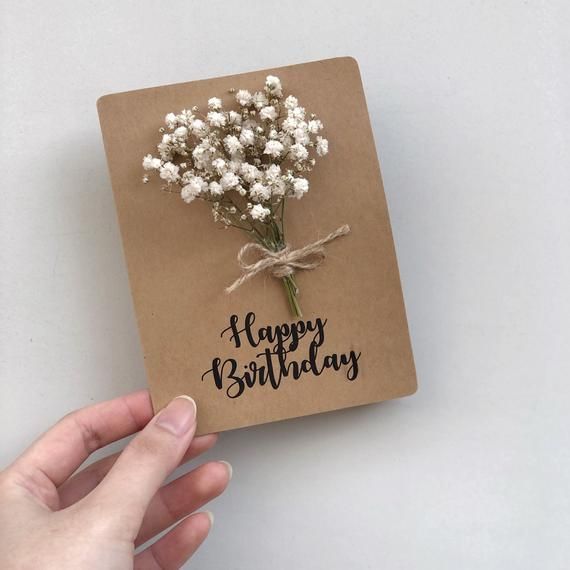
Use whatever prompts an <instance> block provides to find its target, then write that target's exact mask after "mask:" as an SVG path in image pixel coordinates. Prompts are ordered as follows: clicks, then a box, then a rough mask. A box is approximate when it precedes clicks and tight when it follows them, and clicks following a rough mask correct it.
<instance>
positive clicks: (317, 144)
mask: <svg viewBox="0 0 570 570" xmlns="http://www.w3.org/2000/svg"><path fill="white" fill-rule="evenodd" d="M230 93H232V95H233V96H234V98H235V103H233V102H232V105H231V109H226V108H224V105H223V103H222V100H221V99H219V98H218V97H212V98H211V99H209V100H208V109H207V111H205V114H204V113H200V111H199V109H198V107H192V109H191V110H183V111H182V112H180V113H179V114H174V113H168V114H167V115H166V117H165V127H162V128H161V129H160V132H161V133H162V140H161V141H160V143H159V144H158V146H157V156H153V155H151V154H148V155H147V156H145V157H144V159H143V168H144V169H145V170H147V171H154V172H156V173H157V174H158V175H159V176H160V178H161V179H162V180H163V181H164V185H163V188H164V189H166V190H170V191H178V192H180V195H181V197H182V199H183V200H184V201H185V202H187V203H190V202H192V201H193V200H196V199H201V200H205V201H208V202H210V203H211V204H212V212H213V215H214V220H215V221H218V222H221V223H222V224H224V225H225V226H226V227H229V226H234V227H238V228H240V229H243V230H245V231H248V232H250V233H257V234H259V236H258V238H259V237H261V238H263V239H266V238H267V236H268V235H269V232H270V230H274V229H275V228H274V227H273V226H275V227H278V224H279V225H280V228H278V229H279V235H281V234H282V230H283V209H284V201H285V198H289V197H294V198H301V197H303V195H304V194H305V193H306V192H307V191H308V190H309V181H308V180H307V178H306V173H308V172H310V171H311V170H312V169H313V167H314V166H315V162H316V159H317V157H321V156H324V155H325V154H327V152H328V141H327V140H326V139H325V138H323V137H322V136H321V135H320V133H321V131H322V129H323V124H322V122H321V121H320V120H319V119H318V118H317V116H316V115H314V114H308V113H307V112H306V110H305V109H304V108H303V107H301V106H300V105H299V101H298V100H297V98H296V97H294V96H293V95H289V96H288V97H284V95H283V88H282V85H281V81H280V80H279V78H278V77H275V76H273V75H268V76H267V78H266V80H265V85H264V88H263V90H261V91H256V92H254V93H251V92H250V91H248V90H245V89H240V90H238V91H236V90H231V91H230ZM143 181H145V182H147V181H148V176H146V175H145V177H144V178H143ZM258 238H256V239H258ZM258 241H262V240H261V239H258ZM262 243H264V244H265V245H267V244H266V243H265V241H262ZM274 245H275V246H276V247H277V246H278V245H279V244H278V243H275V244H274Z"/></svg>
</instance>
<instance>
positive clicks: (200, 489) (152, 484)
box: [0, 391, 231, 570]
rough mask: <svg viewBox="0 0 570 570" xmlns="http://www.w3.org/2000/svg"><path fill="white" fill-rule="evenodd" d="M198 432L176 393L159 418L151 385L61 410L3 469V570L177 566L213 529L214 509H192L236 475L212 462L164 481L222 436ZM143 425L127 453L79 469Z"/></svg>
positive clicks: (188, 405) (189, 403)
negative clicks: (93, 455)
mask: <svg viewBox="0 0 570 570" xmlns="http://www.w3.org/2000/svg"><path fill="white" fill-rule="evenodd" d="M143 428H144V429H143ZM195 429H196V404H195V403H194V401H193V400H192V399H191V398H188V397H179V398H175V399H174V400H172V402H170V404H169V405H168V406H167V407H166V408H165V409H164V410H162V411H161V412H159V414H157V415H156V416H155V417H154V418H153V417H152V407H151V403H150V399H149V396H148V393H147V392H146V391H141V392H134V393H132V394H129V395H127V396H124V397H122V398H117V399H115V400H110V401H108V402H103V403H100V404H96V405H94V406H90V407H87V408H83V409H81V410H78V411H76V412H73V413H71V414H69V415H67V416H65V417H64V418H63V419H62V420H60V421H59V422H58V423H57V424H56V425H55V426H54V427H53V428H51V429H50V430H49V431H48V432H46V433H45V434H44V435H43V436H42V437H40V438H39V439H38V440H37V441H36V442H35V443H34V444H33V445H32V446H31V447H30V448H29V449H28V450H27V451H25V452H24V454H23V455H21V456H20V457H19V458H18V459H16V461H15V462H14V463H13V464H12V465H10V466H9V467H7V468H6V469H5V470H4V471H2V472H0V568H2V569H3V570H14V569H18V570H27V569H30V570H32V569H33V570H37V569H39V568H41V569H42V570H52V569H53V570H56V569H57V570H68V569H72V568H73V569H74V570H77V569H81V570H84V569H85V570H91V569H97V570H102V569H104V570H108V569H110V570H115V569H116V570H123V569H127V568H133V567H134V568H135V569H140V570H147V569H149V570H150V569H153V570H154V569H157V570H158V569H167V570H170V569H177V568H180V566H181V565H182V564H184V562H185V561H186V560H187V559H188V558H189V557H190V556H191V555H192V554H193V553H194V552H195V551H196V549H197V548H198V547H199V546H200V544H201V543H202V541H203V540H204V539H205V538H206V536H207V535H208V532H209V530H210V528H211V526H212V518H211V514H210V513H208V512H203V513H195V514H190V513H193V512H194V511H195V510H197V509H199V508H200V507H202V506H203V505H204V504H205V503H207V502H208V501H210V500H212V499H213V498H214V497H216V496H218V495H219V494H220V493H222V491H224V489H225V488H226V486H227V484H228V482H229V480H230V478H231V467H230V465H229V464H228V463H225V462H222V461H212V462H208V463H205V464H203V465H200V466H199V467H197V468H196V469H194V470H193V471H190V472H189V473H187V474H186V475H183V476H182V477H180V478H178V479H176V480H175V481H173V482H171V483H169V484H167V485H165V486H163V487H161V484H162V482H163V481H164V479H165V478H166V477H167V476H168V475H169V473H171V472H172V471H173V470H174V469H175V468H176V467H177V466H178V465H179V464H180V463H181V462H184V461H188V460H190V459H192V458H194V457H196V456H198V455H200V454H201V453H203V452H204V451H206V450H208V449H210V448H211V447H212V446H213V445H214V443H215V442H216V438H217V436H216V435H205V436H201V437H196V438H194V432H195ZM140 430H142V431H141V433H140V434H138V435H137V436H136V437H135V438H134V439H133V440H132V441H131V442H130V443H129V444H128V445H127V446H126V447H125V449H124V450H123V451H122V452H120V453H117V454H114V455H110V456H109V457H106V458H104V459H102V460H100V461H98V462H96V463H93V464H92V465H90V466H88V467H86V468H85V469H84V470H83V471H79V472H78V473H76V474H75V475H73V473H74V471H75V470H76V469H77V468H78V467H79V466H80V465H81V463H83V461H84V460H85V459H87V457H89V455H90V454H91V453H93V452H94V451H95V450H97V449H100V448H101V447H104V446H105V445H107V444H109V443H111V442H113V441H116V440H118V439H121V438H123V437H125V436H128V435H131V434H133V433H135V432H138V431H140ZM187 515H190V516H187ZM184 517H186V518H184ZM180 519H183V520H182V522H180V523H178V525H177V526H175V527H174V528H173V529H172V530H170V531H169V532H168V533H167V534H166V535H164V536H163V537H162V538H160V539H159V540H158V541H157V542H155V543H154V544H153V545H151V546H149V547H147V548H146V549H145V550H143V551H142V552H140V553H138V554H136V555H135V553H134V549H135V547H136V546H138V545H140V544H143V543H144V542H146V541H147V540H149V539H150V538H152V537H154V536H155V535H157V534H158V533H160V532H161V531H163V530H165V529H166V528H168V527H169V526H171V525H172V524H173V523H175V522H177V521H179V520H180Z"/></svg>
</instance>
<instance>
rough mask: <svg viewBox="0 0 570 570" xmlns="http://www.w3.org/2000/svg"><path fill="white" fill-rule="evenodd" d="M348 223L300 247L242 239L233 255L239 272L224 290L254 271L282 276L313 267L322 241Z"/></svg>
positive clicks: (321, 254) (318, 262)
mask: <svg viewBox="0 0 570 570" xmlns="http://www.w3.org/2000/svg"><path fill="white" fill-rule="evenodd" d="M349 232H350V227H349V226H348V225H347V224H345V225H343V226H340V227H339V228H337V229H336V230H335V231H334V232H331V233H330V234H329V235H328V236H326V237H324V238H322V239H319V240H317V241H315V242H313V243H310V244H308V245H306V246H304V247H301V248H300V249H293V250H292V249H291V247H290V246H289V245H287V246H285V247H284V248H283V249H281V250H279V251H271V250H270V249H267V248H265V247H264V246H262V245H261V244H259V243H253V242H251V243H246V244H245V245H244V246H243V247H242V248H241V249H240V250H239V253H238V256H237V260H238V264H239V266H240V267H241V270H242V274H241V276H240V277H238V278H237V279H236V280H235V281H234V282H233V283H232V284H231V285H230V286H229V287H226V293H232V292H233V291H235V290H236V289H237V288H238V287H240V286H241V285H243V284H244V283H245V282H246V281H249V279H251V278H252V277H255V276H256V275H257V274H258V273H262V272H264V271H268V272H269V273H270V274H271V275H273V277H277V278H278V279H282V278H284V277H287V276H289V275H293V273H295V271H297V270H311V269H315V268H317V267H318V266H319V265H321V263H323V261H324V260H325V257H326V253H325V247H324V246H325V245H327V244H328V243H330V242H331V241H333V240H335V239H337V238H339V237H341V236H345V235H346V234H348V233H349ZM251 254H255V255H256V256H257V261H250V262H248V261H247V259H248V256H251Z"/></svg>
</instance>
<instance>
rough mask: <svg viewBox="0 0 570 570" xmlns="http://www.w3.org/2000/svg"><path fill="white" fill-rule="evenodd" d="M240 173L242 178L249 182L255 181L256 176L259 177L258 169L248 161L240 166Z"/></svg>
mask: <svg viewBox="0 0 570 570" xmlns="http://www.w3.org/2000/svg"><path fill="white" fill-rule="evenodd" d="M240 174H241V176H242V178H243V179H244V180H245V181H246V182H248V183H249V184H251V183H252V182H255V181H256V180H257V179H258V178H260V177H261V172H260V170H259V169H258V168H257V167H256V166H254V165H253V164H249V163H248V162H244V163H242V164H241V166H240Z"/></svg>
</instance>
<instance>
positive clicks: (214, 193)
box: [208, 180, 224, 196]
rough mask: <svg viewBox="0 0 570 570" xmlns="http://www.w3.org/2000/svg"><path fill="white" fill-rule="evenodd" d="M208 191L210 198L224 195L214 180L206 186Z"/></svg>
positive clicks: (219, 185)
mask: <svg viewBox="0 0 570 570" xmlns="http://www.w3.org/2000/svg"><path fill="white" fill-rule="evenodd" d="M208 190H209V191H210V194H211V195H212V196H221V195H222V194H223V193H224V189H223V188H222V185H221V184H220V183H219V182H216V181H215V180H214V181H212V182H210V184H208Z"/></svg>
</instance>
